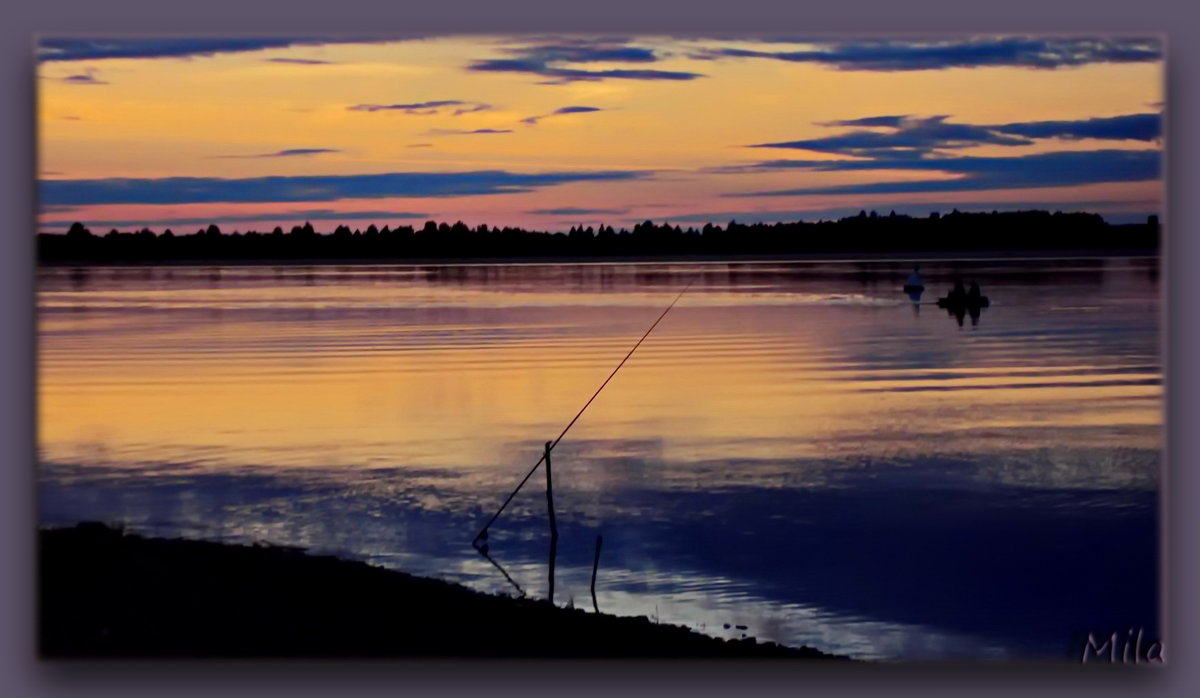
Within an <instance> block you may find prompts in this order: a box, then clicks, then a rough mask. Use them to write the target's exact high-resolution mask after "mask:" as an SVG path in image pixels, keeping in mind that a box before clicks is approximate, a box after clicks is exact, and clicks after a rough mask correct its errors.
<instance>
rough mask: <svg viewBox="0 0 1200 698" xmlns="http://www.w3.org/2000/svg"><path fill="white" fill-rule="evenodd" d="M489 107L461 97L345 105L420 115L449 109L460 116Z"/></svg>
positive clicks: (366, 109) (453, 114)
mask: <svg viewBox="0 0 1200 698" xmlns="http://www.w3.org/2000/svg"><path fill="white" fill-rule="evenodd" d="M447 107H454V109H447ZM491 108H492V105H490V104H484V103H483V102H466V101H463V100H461V99H439V100H433V101H429V102H410V103H408V104H355V105H354V106H350V107H346V109H348V110H350V111H366V112H376V111H399V112H403V113H405V114H418V115H421V116H429V115H432V114H441V113H443V112H445V111H449V112H450V113H451V115H452V116H460V115H462V114H470V113H472V112H477V111H486V110H488V109H491Z"/></svg>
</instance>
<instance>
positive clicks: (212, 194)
mask: <svg viewBox="0 0 1200 698" xmlns="http://www.w3.org/2000/svg"><path fill="white" fill-rule="evenodd" d="M650 174H651V173H649V172H644V171H621V170H610V171H597V172H543V173H533V174H523V173H516V172H507V171H504V170H480V171H473V172H392V173H386V174H365V175H312V176H273V177H251V178H245V179H222V178H217V177H166V178H162V179H126V178H110V179H48V180H41V181H40V182H39V184H38V192H39V200H40V201H41V202H42V203H43V204H46V205H50V206H58V205H79V206H85V205H101V204H190V203H265V202H300V201H337V200H340V199H375V198H390V197H452V196H474V195H484V194H515V193H524V192H530V191H536V190H538V189H541V188H543V187H549V186H554V185H557V184H567V183H570V182H597V181H624V180H632V179H640V178H642V177H646V176H648V175H650Z"/></svg>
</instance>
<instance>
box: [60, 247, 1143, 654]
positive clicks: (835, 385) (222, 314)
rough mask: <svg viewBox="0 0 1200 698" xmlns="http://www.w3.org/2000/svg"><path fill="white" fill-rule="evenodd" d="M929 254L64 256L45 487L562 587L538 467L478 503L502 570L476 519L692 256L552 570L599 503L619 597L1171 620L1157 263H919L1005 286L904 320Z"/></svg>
mask: <svg viewBox="0 0 1200 698" xmlns="http://www.w3.org/2000/svg"><path fill="white" fill-rule="evenodd" d="M911 266H912V265H911V264H907V263H901V262H896V263H881V262H853V263H832V262H830V263H826V262H822V263H816V264H780V263H769V264H741V263H739V264H705V265H687V264H680V265H657V264H645V265H490V266H489V265H475V266H408V267H389V266H367V267H337V266H329V267H325V266H319V267H276V268H270V267H224V268H219V269H214V268H206V267H173V268H169V269H139V270H128V269H120V268H108V269H106V268H84V269H44V270H41V271H40V272H39V335H40V336H39V349H38V351H39V404H38V409H39V419H38V430H39V460H40V462H41V467H40V470H39V483H40V484H39V487H40V492H39V510H40V512H41V516H42V519H43V521H44V522H45V523H69V522H73V521H77V520H82V519H99V520H106V521H124V522H126V523H127V525H129V526H130V527H131V528H140V529H142V530H146V531H147V532H150V533H158V534H163V535H170V534H175V533H179V534H184V535H189V536H196V537H208V538H218V539H231V540H242V541H251V540H269V541H273V542H276V543H283V544H291V545H301V546H306V547H312V548H315V549H317V550H321V551H324V552H334V553H339V554H345V555H350V556H355V557H360V558H363V559H368V560H371V561H373V562H376V563H378V564H384V565H388V566H392V567H396V568H400V569H406V570H409V571H412V572H416V573H420V574H431V575H436V576H440V577H445V578H451V579H456V580H460V581H463V582H465V583H468V584H471V585H472V586H476V587H478V588H482V589H488V590H492V591H497V592H507V593H518V592H517V589H518V588H519V589H520V590H521V591H522V592H528V593H530V594H533V595H539V594H541V593H543V592H542V590H545V589H546V588H547V581H548V580H547V579H546V569H545V567H546V557H545V555H546V553H545V551H546V549H547V543H548V540H547V532H546V520H545V500H544V492H543V491H542V490H541V488H540V487H533V488H530V489H529V491H528V492H522V493H521V494H520V495H519V496H518V497H517V498H516V499H514V502H513V505H512V508H511V511H507V512H506V513H505V516H504V518H503V519H502V520H501V521H500V522H498V524H497V525H496V526H495V527H493V528H492V529H491V531H490V538H489V540H488V545H489V551H488V552H489V556H490V557H491V558H492V560H494V562H495V563H497V564H499V565H502V566H503V568H504V570H505V574H507V575H508V576H509V577H510V579H506V578H505V576H504V575H503V574H501V573H500V572H499V571H498V569H497V567H496V566H494V565H493V564H492V562H491V561H489V560H488V559H485V558H482V557H480V556H479V555H478V554H477V553H476V552H475V551H474V550H473V549H472V548H471V546H470V544H469V543H470V541H469V539H470V537H471V535H473V534H474V532H475V531H477V530H478V528H479V526H481V525H482V524H483V523H484V522H485V521H486V519H487V517H488V516H490V514H491V513H492V512H493V511H495V508H496V506H498V505H499V501H500V499H501V497H502V496H503V495H504V494H507V492H509V491H511V489H512V487H513V486H514V485H515V482H516V480H517V479H518V478H519V477H520V476H521V475H522V474H524V472H526V471H527V470H528V468H529V467H530V465H531V464H532V463H533V461H535V460H536V459H537V456H538V454H539V453H540V452H541V449H542V443H543V442H544V441H545V440H546V439H548V438H553V436H554V435H555V434H557V433H558V432H559V431H560V430H561V429H562V427H563V426H564V423H565V421H566V420H567V419H568V418H569V417H570V415H573V414H574V413H575V411H576V410H578V408H579V407H580V406H581V404H582V402H583V400H584V399H586V397H587V396H588V395H590V394H591V393H592V391H593V390H595V388H596V386H597V385H598V384H599V382H600V381H601V380H602V379H603V378H604V377H605V376H606V375H607V374H608V372H609V371H611V369H612V367H613V366H614V365H615V363H616V361H617V360H619V359H620V357H621V356H623V355H624V354H625V352H626V351H628V348H629V346H630V345H631V343H632V341H633V340H634V339H636V337H638V336H640V334H641V333H642V332H644V331H645V328H646V327H647V326H648V324H649V322H650V321H652V320H653V318H654V317H656V316H657V314H658V313H659V312H661V310H662V308H663V307H664V306H665V304H666V302H668V301H669V300H670V298H671V297H673V296H674V294H675V293H677V292H678V291H679V290H680V289H681V288H682V287H683V284H686V283H687V282H688V280H689V279H691V278H695V285H694V287H693V288H692V290H689V292H688V294H687V295H685V296H684V298H683V300H681V302H680V304H679V306H678V307H676V308H675V309H674V310H672V311H671V314H670V315H669V316H668V317H667V318H666V319H665V320H664V322H663V323H662V325H661V326H660V327H659V328H658V329H656V330H655V333H654V334H653V335H652V336H651V338H650V339H649V340H648V341H647V343H646V344H645V345H643V347H642V348H641V349H639V351H638V354H636V355H635V357H634V358H633V359H632V360H631V361H630V363H629V364H628V365H627V366H626V367H625V368H624V369H623V370H622V372H621V373H620V374H619V375H618V376H617V377H616V378H615V379H614V381H613V383H612V384H611V385H610V387H609V388H608V389H606V391H605V392H604V393H603V394H602V395H601V397H600V398H599V399H597V401H596V402H595V403H594V405H593V406H592V407H591V408H589V411H588V412H587V413H586V414H585V416H584V418H583V419H582V420H581V421H580V422H579V423H578V425H577V426H576V427H575V428H574V429H573V430H572V432H571V433H570V435H569V436H568V438H567V439H566V440H565V441H563V442H562V443H561V444H560V445H559V446H558V447H557V448H556V449H555V451H554V458H555V461H554V462H555V501H556V510H557V512H558V525H559V528H560V536H561V540H560V542H559V545H558V552H559V555H558V562H557V565H558V567H557V575H556V585H557V586H556V596H557V597H558V598H559V599H560V600H562V599H566V598H572V597H573V599H574V601H575V605H576V606H587V605H588V604H586V603H585V602H584V600H585V599H588V598H589V591H588V586H589V582H590V575H591V566H592V560H593V557H592V556H593V551H594V541H595V536H596V535H597V534H598V533H602V534H603V536H604V539H605V540H604V555H603V558H602V562H601V567H600V572H599V575H598V581H597V595H598V597H599V599H598V600H599V605H600V607H601V609H603V610H605V611H606V612H619V613H628V614H634V615H648V614H651V613H654V612H655V610H654V609H655V608H656V607H657V608H658V611H657V612H658V613H659V614H660V617H661V619H662V620H664V621H668V622H677V623H681V624H687V625H691V626H692V627H696V628H698V629H702V630H704V631H705V632H711V633H715V634H726V635H728V636H733V637H736V636H738V635H740V634H741V632H747V633H749V634H752V635H755V636H756V637H759V638H761V639H772V640H777V641H781V642H788V643H796V644H811V645H816V646H819V647H822V648H824V649H829V650H831V651H841V652H848V653H852V654H855V655H857V656H866V657H887V658H931V657H960V656H961V657H974V658H981V657H1033V658H1049V659H1059V658H1064V657H1065V656H1066V652H1067V651H1068V650H1069V649H1072V648H1070V647H1068V645H1070V643H1071V642H1073V641H1074V640H1073V639H1072V638H1075V637H1077V635H1078V633H1080V632H1084V633H1086V632H1087V631H1089V630H1093V629H1100V630H1105V629H1108V630H1107V631H1111V628H1116V627H1126V626H1128V625H1130V624H1133V625H1136V626H1138V627H1145V628H1147V629H1148V631H1150V630H1149V629H1150V628H1153V627H1154V626H1155V621H1156V619H1157V608H1158V599H1157V560H1156V557H1155V555H1156V550H1157V539H1156V533H1155V532H1156V526H1157V520H1158V513H1157V505H1156V498H1157V493H1158V488H1159V479H1158V472H1159V467H1160V463H1159V451H1160V449H1161V433H1160V430H1161V369H1160V366H1161V362H1160V360H1159V347H1158V329H1159V328H1158V324H1157V318H1158V313H1157V308H1158V289H1157V287H1156V281H1155V279H1156V277H1155V276H1154V274H1153V273H1152V272H1149V271H1148V269H1149V268H1153V267H1154V266H1155V262H1154V260H1128V259H1116V260H1058V261H1053V262H1044V263H1043V262H1039V263H1030V262H1023V261H1011V260H1005V261H984V262H973V263H962V262H945V263H929V262H925V263H923V264H922V268H921V274H922V276H923V278H924V280H925V283H926V285H927V286H928V287H929V288H930V289H931V292H932V289H941V288H948V287H950V286H951V285H952V284H953V280H954V279H955V278H971V279H976V280H978V281H979V283H980V284H981V286H982V287H984V288H986V289H987V293H988V295H989V297H990V298H991V299H992V300H993V301H995V303H994V304H993V305H992V306H991V307H990V308H989V309H988V310H987V311H986V312H987V314H988V321H987V322H986V323H979V322H977V320H978V318H977V317H976V318H973V321H976V322H973V330H974V331H972V332H959V331H958V329H957V326H956V324H955V323H947V322H945V321H944V320H940V319H939V318H940V313H936V314H935V316H934V318H933V321H931V320H928V319H926V318H922V317H920V316H919V315H918V316H917V317H914V312H918V311H919V305H918V306H913V299H911V298H905V297H903V296H899V295H897V293H896V289H897V288H900V286H901V285H902V283H903V281H904V280H905V277H906V274H908V273H909V271H910V270H911ZM918 300H919V298H918ZM906 306H909V307H906ZM910 307H912V308H913V309H912V310H910ZM967 317H971V315H970V313H969V311H968V312H966V313H964V314H963V315H962V316H960V317H958V318H957V320H958V322H961V323H965V319H966V318H967ZM727 623H728V624H729V625H730V628H729V629H726V628H725V627H724V626H725V624H727ZM738 625H745V626H748V630H746V631H741V630H739V629H738V628H737V626H738Z"/></svg>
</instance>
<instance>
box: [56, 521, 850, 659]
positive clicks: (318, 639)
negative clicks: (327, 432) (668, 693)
mask: <svg viewBox="0 0 1200 698" xmlns="http://www.w3.org/2000/svg"><path fill="white" fill-rule="evenodd" d="M39 535H40V590H41V598H40V600H39V602H40V607H41V628H40V633H41V637H40V647H41V652H42V655H43V656H45V657H50V658H67V657H97V656H114V657H149V656H162V657H168V656H174V657H179V656H190V657H283V656H326V657H384V656H482V657H488V656H491V657H502V656H510V657H512V656H521V657H793V658H799V659H844V658H843V657H837V656H835V655H829V654H825V653H823V652H820V651H818V650H815V649H812V648H809V647H802V648H799V649H796V648H791V647H783V646H781V645H777V644H774V643H761V644H760V643H758V642H756V641H755V640H754V639H753V638H746V639H744V640H721V639H718V638H713V637H709V636H707V635H701V634H698V633H694V632H692V631H690V630H688V629H686V628H683V627H680V626H674V625H659V624H656V623H652V622H651V621H650V620H648V619H647V618H645V617H639V618H624V617H617V616H610V615H603V614H594V613H585V612H584V611H582V610H579V609H567V608H557V607H554V606H551V605H550V604H547V603H545V602H544V601H534V600H526V599H513V598H508V597H503V596H491V595H487V594H482V593H479V592H475V591H472V590H470V589H467V588H466V587H463V586H459V585H456V584H451V583H448V582H443V581H440V580H434V579H426V578H422V577H414V576H412V575H408V574H404V573H401V572H394V571H391V570H385V569H382V568H379V567H372V566H370V565H367V564H365V563H361V562H350V561H345V560H339V559H337V558H334V557H328V556H320V557H319V556H313V555H307V554H304V553H303V552H301V551H298V550H295V549H292V548H280V547H273V546H265V547H264V546H236V545H225V544H220V543H208V542H201V541H188V540H179V539H175V540H164V539H157V538H142V537H140V536H136V535H126V534H123V533H122V532H120V531H117V530H114V529H111V528H108V527H105V526H103V525H101V524H80V525H78V526H76V527H75V528H70V529H57V530H43V531H41V532H40V534H39Z"/></svg>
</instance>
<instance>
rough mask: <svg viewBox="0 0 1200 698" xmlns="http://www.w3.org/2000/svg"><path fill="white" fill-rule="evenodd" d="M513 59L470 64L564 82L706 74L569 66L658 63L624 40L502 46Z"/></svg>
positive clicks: (645, 50)
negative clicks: (626, 43)
mask: <svg viewBox="0 0 1200 698" xmlns="http://www.w3.org/2000/svg"><path fill="white" fill-rule="evenodd" d="M502 51H503V52H504V53H506V54H508V55H510V56H514V57H513V58H495V59H488V60H477V61H474V62H472V63H471V64H470V65H468V66H467V69H468V70H475V71H481V72H499V73H528V74H530V75H540V76H542V77H546V78H551V80H550V82H554V83H564V82H574V81H576V80H606V79H619V80H693V79H695V78H698V77H703V76H702V75H700V74H699V73H688V72H682V71H674V70H654V69H650V68H638V69H625V68H613V69H606V70H586V69H583V68H574V67H568V66H571V65H578V64H585V65H586V64H588V63H642V64H645V63H654V62H656V61H658V60H659V59H658V56H656V55H655V54H654V51H652V50H650V49H648V48H641V47H638V46H628V45H625V44H624V43H623V41H622V42H617V41H612V42H605V41H600V40H592V41H588V40H582V41H570V40H559V41H552V42H549V43H535V44H533V45H529V46H522V47H520V48H509V49H502Z"/></svg>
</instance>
